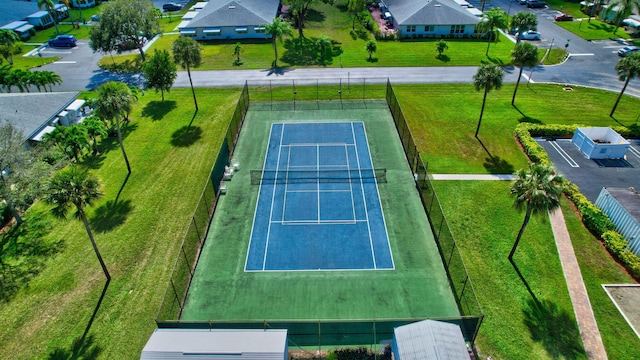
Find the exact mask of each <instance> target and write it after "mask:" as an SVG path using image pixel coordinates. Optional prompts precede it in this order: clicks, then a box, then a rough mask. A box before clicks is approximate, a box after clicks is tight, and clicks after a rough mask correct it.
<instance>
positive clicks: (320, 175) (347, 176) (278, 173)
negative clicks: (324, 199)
mask: <svg viewBox="0 0 640 360" xmlns="http://www.w3.org/2000/svg"><path fill="white" fill-rule="evenodd" d="M373 180H375V181H376V182H378V183H386V182H387V169H386V168H376V169H343V170H333V169H332V170H324V169H317V170H251V185H267V184H276V183H278V184H301V183H345V182H346V183H349V182H373Z"/></svg>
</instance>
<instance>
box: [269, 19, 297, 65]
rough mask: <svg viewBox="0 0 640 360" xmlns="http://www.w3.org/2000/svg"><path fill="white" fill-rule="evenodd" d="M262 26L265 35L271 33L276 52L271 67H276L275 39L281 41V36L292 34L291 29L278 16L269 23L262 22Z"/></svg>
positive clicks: (275, 47)
mask: <svg viewBox="0 0 640 360" xmlns="http://www.w3.org/2000/svg"><path fill="white" fill-rule="evenodd" d="M262 26H263V27H264V32H265V35H266V36H269V35H271V39H272V41H273V51H274V52H275V54H276V58H275V60H273V67H278V45H277V44H276V40H279V41H281V42H282V37H283V36H285V35H287V36H293V31H291V28H290V27H289V24H287V22H285V21H282V19H280V18H279V17H276V18H273V22H272V23H271V24H264V25H262Z"/></svg>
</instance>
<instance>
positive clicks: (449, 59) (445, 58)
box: [436, 54, 451, 63]
mask: <svg viewBox="0 0 640 360" xmlns="http://www.w3.org/2000/svg"><path fill="white" fill-rule="evenodd" d="M436 59H438V60H440V61H442V62H444V63H448V62H449V61H451V58H449V55H446V54H442V55H436Z"/></svg>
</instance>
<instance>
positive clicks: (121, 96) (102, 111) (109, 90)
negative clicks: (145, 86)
mask: <svg viewBox="0 0 640 360" xmlns="http://www.w3.org/2000/svg"><path fill="white" fill-rule="evenodd" d="M134 102H135V97H134V96H133V94H132V93H131V89H129V87H128V86H127V84H125V83H122V82H117V81H109V82H107V83H104V84H102V85H101V86H100V87H99V88H98V100H97V101H96V112H97V113H98V115H99V116H101V117H102V118H104V119H116V130H117V132H118V142H119V143H120V149H121V150H122V156H123V157H124V162H125V163H126V164H127V171H128V172H129V174H131V165H129V158H128V157H127V153H126V152H125V150H124V144H123V142H122V132H121V131H120V117H122V116H124V115H125V114H128V113H129V112H130V111H131V107H132V105H133V103H134Z"/></svg>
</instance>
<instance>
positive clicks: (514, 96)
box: [511, 66, 524, 106]
mask: <svg viewBox="0 0 640 360" xmlns="http://www.w3.org/2000/svg"><path fill="white" fill-rule="evenodd" d="M523 68H524V66H520V73H518V80H517V81H516V88H515V89H513V97H512V98H511V106H513V103H514V102H515V101H516V92H518V85H520V78H521V77H522V69H523Z"/></svg>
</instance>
